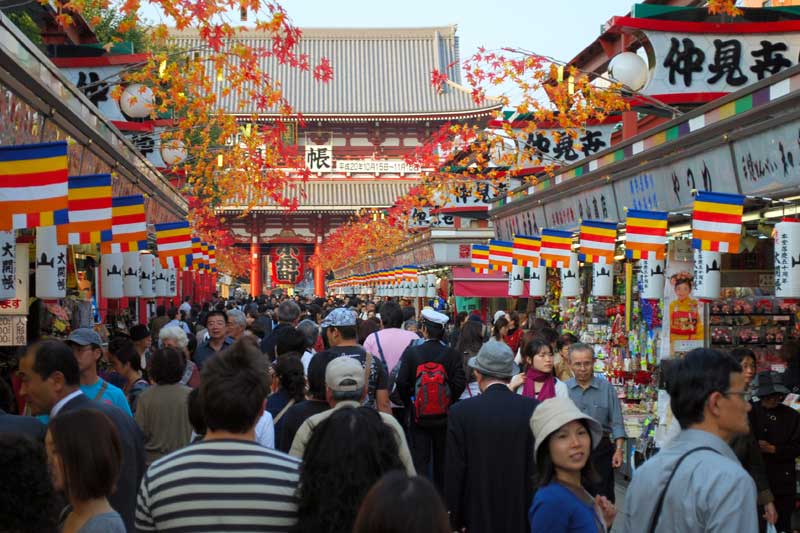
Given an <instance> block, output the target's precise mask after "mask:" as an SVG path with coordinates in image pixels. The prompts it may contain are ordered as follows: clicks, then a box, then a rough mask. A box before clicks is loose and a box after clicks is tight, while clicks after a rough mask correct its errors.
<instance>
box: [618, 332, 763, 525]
mask: <svg viewBox="0 0 800 533" xmlns="http://www.w3.org/2000/svg"><path fill="white" fill-rule="evenodd" d="M665 363H666V364H665ZM662 372H663V378H664V382H665V384H666V390H667V392H668V393H669V396H670V407H671V409H672V414H673V415H674V416H675V418H676V419H677V420H678V422H679V423H680V425H681V428H682V429H681V432H680V433H679V434H678V435H677V436H676V437H675V438H673V439H672V440H671V441H670V442H669V443H667V445H666V446H665V447H664V448H662V449H661V451H659V452H658V454H656V455H655V456H654V457H653V458H652V459H649V460H648V461H647V462H646V463H644V464H643V465H642V466H641V467H639V469H638V470H637V471H636V473H635V474H634V476H633V481H631V484H630V487H629V488H628V491H627V493H626V496H625V506H624V509H623V510H622V513H621V516H618V517H617V523H616V524H614V526H615V527H614V530H615V531H616V530H617V529H618V527H617V526H620V527H619V531H620V532H622V533H633V532H639V531H652V532H655V533H665V532H673V531H686V532H694V531H698V532H699V531H704V532H723V531H737V532H738V531H742V532H744V531H758V518H757V510H756V485H755V482H754V481H753V479H752V478H751V477H750V475H749V474H748V473H747V471H745V470H744V468H742V466H741V464H740V463H739V460H738V459H737V458H736V455H735V454H734V453H733V450H731V448H730V446H729V445H728V443H729V442H730V441H731V439H733V437H735V436H737V435H743V434H746V433H748V431H749V429H750V428H749V426H750V425H749V421H748V416H747V413H748V411H750V409H751V406H750V404H749V403H748V402H747V400H746V397H747V391H746V390H745V389H746V387H745V379H744V376H743V375H742V367H741V365H739V363H738V362H736V360H735V359H733V358H732V357H731V356H729V355H727V354H724V353H722V352H719V351H717V350H710V349H706V348H698V349H696V350H692V351H691V352H689V353H687V354H686V356H685V357H684V358H683V359H677V360H674V361H664V362H662Z"/></svg>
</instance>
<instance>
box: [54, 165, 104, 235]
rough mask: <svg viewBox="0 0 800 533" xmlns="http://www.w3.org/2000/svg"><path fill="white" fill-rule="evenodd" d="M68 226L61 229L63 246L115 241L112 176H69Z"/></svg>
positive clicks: (61, 226)
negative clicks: (113, 234) (112, 236)
mask: <svg viewBox="0 0 800 533" xmlns="http://www.w3.org/2000/svg"><path fill="white" fill-rule="evenodd" d="M68 205H69V213H68V215H67V220H68V221H69V223H68V224H63V225H60V226H58V242H59V244H91V243H97V242H103V239H104V238H105V239H107V240H110V239H111V233H110V232H111V174H92V175H88V176H70V177H69V202H68Z"/></svg>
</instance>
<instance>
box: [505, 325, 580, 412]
mask: <svg viewBox="0 0 800 533" xmlns="http://www.w3.org/2000/svg"><path fill="white" fill-rule="evenodd" d="M522 362H523V364H524V368H525V372H523V373H521V374H518V375H516V376H514V378H513V379H512V380H511V383H510V384H509V387H510V388H511V390H515V391H517V393H519V394H522V395H523V396H526V397H528V398H533V399H534V400H538V401H540V402H543V401H545V400H549V399H550V398H555V397H559V398H569V392H568V391H567V386H566V384H564V382H562V381H560V380H558V379H557V378H556V377H555V374H554V373H553V368H554V365H555V363H554V358H553V350H552V349H551V348H550V345H549V344H548V343H547V342H545V341H543V340H541V339H534V340H532V341H531V342H529V343H527V344H525V345H524V346H523V348H522Z"/></svg>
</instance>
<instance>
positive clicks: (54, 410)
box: [50, 389, 83, 418]
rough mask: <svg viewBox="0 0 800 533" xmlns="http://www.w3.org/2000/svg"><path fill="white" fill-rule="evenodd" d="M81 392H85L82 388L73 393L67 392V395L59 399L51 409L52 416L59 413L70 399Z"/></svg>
mask: <svg viewBox="0 0 800 533" xmlns="http://www.w3.org/2000/svg"><path fill="white" fill-rule="evenodd" d="M81 394H83V392H82V391H81V390H80V389H78V390H76V391H75V392H71V393H69V394H67V395H66V396H64V397H63V398H61V399H60V400H58V402H56V404H55V405H54V406H53V408H52V409H50V418H53V417H54V416H56V415H57V414H58V412H59V411H60V410H61V408H62V407H64V406H65V405H66V404H67V402H68V401H70V400H71V399H73V398H75V397H76V396H79V395H81Z"/></svg>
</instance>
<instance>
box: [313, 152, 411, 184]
mask: <svg viewBox="0 0 800 533" xmlns="http://www.w3.org/2000/svg"><path fill="white" fill-rule="evenodd" d="M305 161H306V168H308V170H310V171H311V172H317V173H328V172H337V173H340V174H399V175H401V176H403V175H405V174H418V173H420V172H422V171H423V170H424V169H423V168H422V167H421V166H420V165H416V164H413V163H412V164H410V163H408V162H407V161H406V160H405V159H372V158H370V159H335V158H334V153H333V145H332V144H306V145H305Z"/></svg>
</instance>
